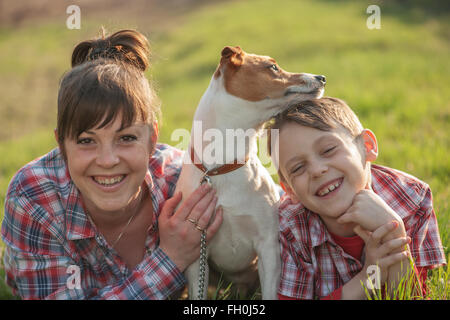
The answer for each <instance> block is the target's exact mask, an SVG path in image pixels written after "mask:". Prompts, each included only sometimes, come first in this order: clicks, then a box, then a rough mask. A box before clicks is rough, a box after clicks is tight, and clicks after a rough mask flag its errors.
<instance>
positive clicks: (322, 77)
mask: <svg viewBox="0 0 450 320" xmlns="http://www.w3.org/2000/svg"><path fill="white" fill-rule="evenodd" d="M314 78H316V79H317V80H319V81H320V82H322V83H323V84H325V83H326V82H327V78H325V76H314Z"/></svg>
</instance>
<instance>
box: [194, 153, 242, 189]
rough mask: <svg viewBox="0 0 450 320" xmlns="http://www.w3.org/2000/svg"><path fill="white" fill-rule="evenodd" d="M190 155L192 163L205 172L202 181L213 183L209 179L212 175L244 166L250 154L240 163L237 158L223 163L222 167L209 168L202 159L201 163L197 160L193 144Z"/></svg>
mask: <svg viewBox="0 0 450 320" xmlns="http://www.w3.org/2000/svg"><path fill="white" fill-rule="evenodd" d="M190 155H191V161H192V163H193V164H194V165H195V166H196V167H197V168H198V169H200V170H201V171H202V172H203V173H204V175H203V178H202V180H201V182H200V183H204V182H208V183H211V181H210V179H209V177H210V176H218V175H221V174H225V173H228V172H231V171H234V170H236V169H239V168H240V167H242V166H244V165H245V164H246V163H247V161H248V156H246V157H245V161H244V163H239V162H238V160H237V159H234V161H233V162H232V163H226V164H224V165H221V166H220V167H216V168H213V169H210V170H208V169H206V168H205V166H204V165H203V163H202V162H201V161H200V163H196V162H195V151H194V147H193V146H192V147H191V149H190Z"/></svg>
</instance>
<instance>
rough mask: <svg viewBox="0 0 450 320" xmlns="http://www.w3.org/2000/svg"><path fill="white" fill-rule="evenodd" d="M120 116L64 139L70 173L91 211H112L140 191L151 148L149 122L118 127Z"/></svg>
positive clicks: (127, 204)
mask: <svg viewBox="0 0 450 320" xmlns="http://www.w3.org/2000/svg"><path fill="white" fill-rule="evenodd" d="M121 124H122V117H121V116H118V117H117V118H116V119H115V120H114V121H113V122H112V123H110V124H108V125H107V126H106V127H103V128H101V129H99V128H94V129H91V130H88V131H85V132H83V133H81V134H80V135H79V136H78V138H77V139H70V138H67V139H65V141H64V146H65V150H66V155H67V165H68V168H69V172H70V176H71V178H72V180H73V182H74V183H75V185H76V186H77V187H78V189H79V190H80V192H81V195H82V198H83V201H84V203H85V206H86V208H87V210H88V211H89V213H90V214H100V213H102V214H105V213H106V214H114V213H116V212H123V210H124V209H126V208H127V206H129V205H131V203H132V201H133V200H134V199H136V198H137V197H138V195H139V192H140V190H141V186H142V183H143V181H144V177H145V174H146V172H147V170H148V161H149V157H150V153H151V151H152V142H151V141H152V139H151V129H150V126H149V125H148V124H144V123H134V124H132V125H131V126H130V127H127V128H124V129H121Z"/></svg>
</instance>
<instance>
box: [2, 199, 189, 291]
mask: <svg viewBox="0 0 450 320" xmlns="http://www.w3.org/2000/svg"><path fill="white" fill-rule="evenodd" d="M17 200H18V199H17V198H16V199H14V198H9V199H7V203H6V205H5V217H4V221H3V225H2V237H3V241H4V242H5V244H6V250H5V254H4V266H5V273H6V283H7V284H8V285H9V286H10V287H11V288H12V290H13V293H14V294H18V295H20V296H21V297H22V298H23V299H61V300H62V299H166V298H168V297H169V296H170V295H171V294H173V293H175V292H176V291H177V290H179V289H181V288H183V286H184V285H185V282H186V280H185V278H184V276H183V274H182V273H181V272H180V271H179V270H178V268H177V267H176V266H175V265H174V263H173V262H172V261H171V260H170V259H169V257H168V256H167V255H166V254H165V253H164V252H163V251H162V250H161V249H159V248H157V249H155V250H154V251H153V252H152V254H151V255H148V256H147V257H146V258H145V259H144V260H143V261H142V262H141V263H140V264H139V265H138V266H137V267H136V268H135V269H134V270H133V272H131V274H130V275H129V276H128V277H126V278H124V279H123V280H121V281H120V282H117V283H113V284H111V285H109V286H106V287H103V288H96V289H93V288H92V285H91V283H92V279H89V278H86V277H83V269H82V268H83V264H82V263H77V261H76V253H75V252H69V251H68V250H67V246H66V245H64V241H62V240H61V236H58V234H56V233H55V231H54V229H55V228H54V227H53V226H52V225H45V224H42V223H40V221H39V220H38V218H37V217H38V214H39V212H42V210H43V209H42V207H40V206H38V205H36V204H33V203H32V202H31V201H28V199H24V198H23V197H21V199H20V200H22V203H21V205H18V202H17ZM23 205H24V206H23ZM24 208H26V209H24ZM71 266H72V267H73V266H77V267H78V268H80V269H79V276H80V281H79V285H77V282H76V281H74V282H72V277H74V276H76V275H74V274H73V273H72V271H71V270H73V269H71V268H70V267H71Z"/></svg>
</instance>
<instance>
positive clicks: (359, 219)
mask: <svg viewBox="0 0 450 320" xmlns="http://www.w3.org/2000/svg"><path fill="white" fill-rule="evenodd" d="M393 220H394V221H397V222H398V224H399V228H398V231H402V232H403V233H405V232H404V231H405V229H404V225H403V221H402V219H401V218H400V216H399V215H398V214H397V213H396V212H395V211H394V210H392V209H391V208H390V207H389V206H388V205H387V204H386V202H384V200H383V199H381V198H380V197H379V196H378V195H377V194H376V193H375V192H373V191H372V190H370V189H364V190H361V191H360V192H358V193H357V194H356V195H355V197H354V198H353V203H352V205H351V206H350V208H348V210H347V211H346V212H345V213H344V214H343V215H342V216H341V217H339V219H338V220H337V222H339V223H349V222H354V223H356V224H358V225H360V226H361V227H363V228H364V229H366V230H369V231H374V230H375V229H377V228H379V227H380V226H382V225H384V224H386V223H388V222H390V221H393Z"/></svg>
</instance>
